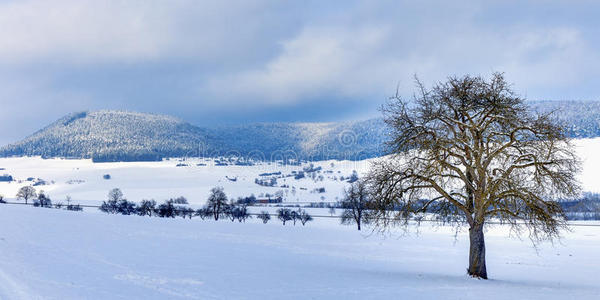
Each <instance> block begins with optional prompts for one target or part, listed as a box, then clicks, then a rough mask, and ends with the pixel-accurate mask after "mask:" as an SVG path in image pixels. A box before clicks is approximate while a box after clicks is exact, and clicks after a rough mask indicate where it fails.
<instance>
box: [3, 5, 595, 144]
mask: <svg viewBox="0 0 600 300" xmlns="http://www.w3.org/2000/svg"><path fill="white" fill-rule="evenodd" d="M599 8H600V7H599V5H598V4H596V3H595V2H591V1H578V2H575V3H573V2H570V1H568V2H567V1H555V2H552V3H546V2H544V3H543V5H541V4H540V2H538V1H531V2H528V3H523V2H516V1H489V2H486V3H485V4H482V3H479V2H475V1H473V2H470V1H462V2H458V3H457V2H448V1H422V2H418V3H417V2H414V1H406V2H404V1H389V2H385V1H384V2H368V1H364V2H363V1H339V2H324V1H313V2H302V1H298V2H289V3H283V2H272V1H252V2H251V1H184V0H174V1H168V2H163V1H85V0H77V1H75V0H57V1H7V2H2V3H0V36H2V39H0V81H1V82H2V86H3V88H2V89H0V105H1V106H2V117H1V118H0V127H2V128H5V129H6V130H3V133H2V134H1V135H0V143H7V142H10V141H13V140H17V139H19V138H21V137H23V136H24V135H26V134H28V133H31V132H32V131H33V130H35V129H37V128H39V127H41V126H43V125H45V124H46V123H47V122H49V121H51V120H53V119H55V118H57V117H59V116H62V115H64V114H66V113H68V112H71V111H74V110H81V109H100V108H109V109H129V110H139V111H147V112H159V113H160V112H163V113H169V114H174V115H177V116H180V117H183V118H185V119H187V120H190V121H191V122H193V123H197V124H201V125H210V124H214V123H237V122H246V121H270V120H278V121H286V120H288V121H301V120H313V121H314V120H324V121H328V120H339V119H346V118H363V117H368V116H373V115H377V110H376V107H378V106H379V105H380V104H381V103H382V102H383V101H384V100H385V99H386V97H387V96H389V95H391V94H392V93H393V92H394V90H395V87H396V84H397V83H399V84H400V85H399V87H400V92H401V93H402V95H404V96H407V97H408V96H410V95H411V93H412V90H413V88H414V86H413V81H412V76H413V75H414V74H417V75H419V77H421V78H422V79H423V80H424V81H425V82H426V83H431V82H434V81H437V80H443V79H444V78H445V77H446V76H448V75H453V74H457V75H460V74H464V73H476V74H490V73H491V72H493V71H502V72H505V73H506V75H507V78H508V79H509V80H510V81H512V82H514V83H515V88H516V89H517V90H518V91H519V92H521V93H522V94H524V95H526V96H528V98H530V99H593V100H595V99H598V98H599V97H598V92H599V89H600V88H598V85H597V82H595V80H596V79H597V78H599V77H600V76H599V75H600V74H599V73H600V71H599V70H600V54H599V53H600V51H599V50H600V40H599V39H600V38H599V36H600V32H599V31H600V29H598V28H600V26H599V25H600V24H598V23H599V22H598V21H597V20H596V19H597V18H596V16H595V15H594V12H597V11H598V9H599ZM332 107H339V108H338V109H332ZM324 111H326V112H324Z"/></svg>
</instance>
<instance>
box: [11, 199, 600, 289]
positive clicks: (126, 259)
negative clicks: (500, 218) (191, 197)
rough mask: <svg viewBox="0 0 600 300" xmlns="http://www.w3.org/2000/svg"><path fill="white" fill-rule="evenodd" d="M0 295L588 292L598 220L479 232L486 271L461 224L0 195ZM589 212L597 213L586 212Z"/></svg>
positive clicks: (595, 266)
mask: <svg viewBox="0 0 600 300" xmlns="http://www.w3.org/2000/svg"><path fill="white" fill-rule="evenodd" d="M0 208H1V209H0V227H1V228H2V230H1V231H0V232H1V233H0V253H2V259H1V260H0V298H1V299H442V298H443V299H511V298H513V299H576V298H579V299H597V298H598V297H599V296H600V283H599V282H598V280H597V270H599V269H600V257H599V256H598V249H599V247H600V242H599V241H600V239H599V237H600V227H573V230H572V231H571V232H566V233H565V234H564V237H563V239H562V240H561V242H560V243H555V244H549V243H545V244H541V245H540V246H539V247H538V249H537V251H536V250H535V249H534V248H532V246H531V244H530V242H529V241H528V240H527V239H524V240H520V239H517V238H513V237H509V236H508V232H507V229H506V228H504V227H492V228H490V229H489V230H488V232H487V235H486V239H487V240H486V242H487V257H488V272H489V274H490V276H491V278H492V279H491V280H488V281H485V280H476V279H472V278H469V277H468V276H467V275H466V274H465V268H466V265H467V253H468V252H467V250H468V235H467V233H466V230H462V231H460V232H459V233H458V235H456V238H455V230H454V228H451V227H431V226H429V225H424V226H422V227H421V229H420V232H419V234H415V233H414V231H411V233H409V234H408V235H405V236H400V235H399V232H395V233H394V234H390V235H380V234H375V233H369V232H363V233H360V232H358V231H356V230H355V228H354V227H353V226H341V225H338V224H337V220H334V219H318V220H316V221H314V222H313V223H310V224H309V225H307V226H304V227H303V226H300V225H297V226H288V225H286V226H282V225H281V223H279V222H274V221H271V222H270V223H268V224H266V225H265V224H262V223H259V222H258V221H257V220H251V221H249V222H247V223H237V222H236V223H232V222H229V221H219V222H215V221H208V220H206V221H203V220H200V219H192V220H183V219H161V218H149V217H139V216H120V215H105V214H101V213H90V212H87V211H84V212H69V211H64V210H55V209H47V208H34V207H24V206H18V205H4V206H1V207H0ZM586 224H597V225H600V223H589V222H588V223H586Z"/></svg>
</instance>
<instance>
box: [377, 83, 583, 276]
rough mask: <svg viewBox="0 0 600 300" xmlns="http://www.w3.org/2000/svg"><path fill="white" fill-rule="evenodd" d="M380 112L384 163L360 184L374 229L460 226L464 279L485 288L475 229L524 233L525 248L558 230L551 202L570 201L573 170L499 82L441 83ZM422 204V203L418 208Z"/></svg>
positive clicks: (562, 149)
mask: <svg viewBox="0 0 600 300" xmlns="http://www.w3.org/2000/svg"><path fill="white" fill-rule="evenodd" d="M417 86H418V88H419V92H418V94H417V95H416V96H414V97H413V101H404V100H402V99H401V98H400V97H399V96H396V97H394V98H392V99H391V100H390V102H389V103H388V104H387V105H386V106H385V107H384V108H383V113H384V117H385V122H386V124H387V125H388V127H389V128H390V129H391V141H389V143H388V146H389V147H390V150H391V151H390V152H391V153H392V155H391V156H390V157H389V159H384V160H381V161H379V162H376V163H374V165H373V168H372V170H371V173H370V175H369V179H370V185H371V188H372V192H373V195H374V197H373V200H374V201H375V202H374V203H375V205H374V209H375V214H374V216H373V217H374V221H375V223H376V225H377V226H378V227H379V228H382V229H383V228H386V227H388V226H389V225H394V224H401V225H407V224H408V220H409V219H410V218H411V217H414V216H415V215H417V216H420V217H423V216H424V214H425V213H428V212H434V213H438V214H440V215H441V216H442V217H443V219H445V218H446V217H452V218H459V220H462V221H465V222H466V223H468V225H469V237H470V251H469V268H468V273H469V274H470V275H471V276H473V277H478V278H484V279H487V277H488V275H487V270H486V264H485V242H484V224H485V223H486V221H487V220H489V219H495V220H498V221H500V222H504V223H507V224H510V225H512V227H513V229H515V230H517V232H522V230H523V229H527V230H528V232H529V235H530V238H531V240H532V241H533V242H534V243H535V242H537V241H540V240H544V239H552V238H555V237H558V235H559V230H560V229H561V228H563V227H565V226H566V221H565V218H564V215H563V213H562V209H561V207H560V205H559V204H558V203H557V202H556V201H555V200H557V199H561V198H569V197H573V196H575V195H577V194H578V193H579V190H580V188H579V183H578V182H577V180H576V179H575V175H576V173H578V172H579V170H580V161H579V159H578V158H577V157H576V156H575V154H574V151H573V146H572V144H571V143H570V141H569V140H568V139H567V138H566V137H565V135H564V132H565V131H564V129H563V128H562V127H561V125H560V124H558V123H557V122H556V121H555V120H554V119H553V118H552V115H551V114H547V115H538V114H533V113H532V112H530V111H529V110H528V108H527V106H526V104H525V103H524V100H523V99H522V98H520V97H519V96H517V95H515V93H514V92H513V91H512V90H511V88H510V87H509V86H508V84H507V83H506V81H505V79H504V77H503V75H502V74H498V73H496V74H493V76H492V78H491V79H489V80H486V79H485V78H482V77H480V76H476V77H473V76H464V77H462V78H457V77H451V78H449V79H448V81H447V82H444V83H438V84H436V85H435V86H434V87H433V88H432V89H431V90H428V89H426V88H425V87H424V86H423V84H421V83H420V82H419V81H418V80H417ZM423 199H429V200H423Z"/></svg>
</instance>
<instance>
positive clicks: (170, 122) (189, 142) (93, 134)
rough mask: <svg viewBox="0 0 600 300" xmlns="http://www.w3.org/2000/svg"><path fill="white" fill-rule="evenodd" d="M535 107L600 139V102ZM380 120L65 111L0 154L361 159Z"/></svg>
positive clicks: (376, 140)
mask: <svg viewBox="0 0 600 300" xmlns="http://www.w3.org/2000/svg"><path fill="white" fill-rule="evenodd" d="M530 105H531V107H532V109H533V110H535V111H537V112H549V111H557V114H556V116H557V117H558V119H559V120H560V121H561V122H564V123H565V124H566V126H567V128H568V130H567V133H568V135H569V136H571V137H576V138H590V137H598V136H600V102H596V101H589V102H583V101H547V102H530ZM385 132H386V128H385V126H384V124H383V121H382V120H381V119H371V120H366V121H356V122H341V123H258V124H247V125H236V126H220V127H207V128H202V127H198V126H194V125H192V124H189V123H187V122H184V121H182V120H179V119H177V118H174V117H170V116H163V115H153V114H144V113H135V112H123V111H95V112H80V113H74V114H70V115H68V116H65V117H63V118H61V119H59V120H58V121H56V122H54V123H52V124H50V125H49V126H47V127H45V128H43V129H41V130H40V131H38V132H36V133H34V134H32V135H31V136H29V137H27V138H25V139H24V140H22V141H20V142H17V143H14V144H11V145H7V146H4V147H2V148H0V156H36V155H40V156H43V157H70V158H93V159H94V160H95V161H139V160H158V159H161V158H164V157H186V156H187V157H197V156H203V157H218V156H238V157H252V158H254V159H262V160H271V159H285V158H298V159H306V160H324V159H350V160H359V159H365V158H371V157H377V156H381V155H383V154H385V153H384V148H383V146H382V144H383V142H384V141H385V139H386V135H385Z"/></svg>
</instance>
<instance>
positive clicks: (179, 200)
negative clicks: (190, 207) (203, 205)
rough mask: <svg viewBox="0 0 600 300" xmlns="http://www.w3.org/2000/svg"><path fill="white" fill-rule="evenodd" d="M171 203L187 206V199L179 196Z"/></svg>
mask: <svg viewBox="0 0 600 300" xmlns="http://www.w3.org/2000/svg"><path fill="white" fill-rule="evenodd" d="M173 203H174V204H189V203H188V201H187V199H186V198H185V197H183V196H179V197H177V198H175V199H173Z"/></svg>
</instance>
